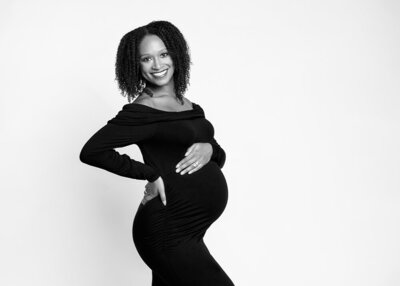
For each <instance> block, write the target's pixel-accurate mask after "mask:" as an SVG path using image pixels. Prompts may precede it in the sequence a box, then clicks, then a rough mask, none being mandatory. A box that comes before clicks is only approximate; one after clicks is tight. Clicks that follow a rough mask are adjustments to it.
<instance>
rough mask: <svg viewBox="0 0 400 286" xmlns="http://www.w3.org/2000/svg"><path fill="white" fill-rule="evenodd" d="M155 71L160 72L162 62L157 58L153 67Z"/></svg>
mask: <svg viewBox="0 0 400 286" xmlns="http://www.w3.org/2000/svg"><path fill="white" fill-rule="evenodd" d="M152 68H153V69H154V70H158V69H159V68H160V60H159V59H157V58H155V59H154V61H153V67H152Z"/></svg>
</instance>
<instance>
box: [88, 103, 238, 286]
mask: <svg viewBox="0 0 400 286" xmlns="http://www.w3.org/2000/svg"><path fill="white" fill-rule="evenodd" d="M192 106H193V108H192V109H191V110H185V111H177V112H176V111H163V110H159V109H155V108H152V107H149V106H146V105H141V104H135V103H130V104H126V105H124V106H123V108H122V110H121V111H119V112H118V114H117V115H116V116H115V117H114V118H112V119H110V120H109V121H108V122H107V124H106V125H105V126H104V127H102V128H101V129H100V130H99V131H97V132H96V133H95V134H94V135H93V136H92V137H91V138H90V139H89V140H88V142H87V143H86V144H85V145H84V147H83V148H82V151H81V153H80V160H81V161H82V162H83V163H86V164H89V165H91V166H95V167H99V168H102V169H105V170H107V171H110V172H112V173H115V174H117V175H120V176H124V177H129V178H133V179H139V180H148V181H149V182H154V181H155V180H156V179H157V178H158V177H159V176H161V177H162V179H163V181H164V186H165V193H166V199H167V205H166V206H164V204H163V203H162V201H161V199H160V196H157V197H155V198H153V199H151V200H150V201H148V202H147V203H146V204H145V205H143V204H140V206H139V207H138V210H137V212H136V215H135V218H134V222H133V229H132V234H133V240H134V243H135V246H136V249H137V251H138V253H139V255H140V256H141V257H142V259H143V260H144V262H145V263H146V264H147V265H148V266H149V267H150V268H151V270H152V274H153V282H152V285H153V286H161V285H169V286H180V285H182V286H195V285H204V286H213V285H215V286H217V285H218V286H225V285H230V286H231V285H234V284H233V282H232V281H231V279H230V278H229V277H228V276H227V275H226V273H225V272H224V271H223V269H222V268H221V266H220V265H219V264H218V263H217V262H216V260H215V259H214V258H213V257H212V255H211V254H210V252H209V250H208V249H207V247H206V245H205V244H204V241H203V237H204V235H205V233H206V231H207V229H208V228H209V227H210V225H211V224H212V223H213V222H214V221H215V220H216V219H217V218H218V217H219V216H220V215H221V214H222V212H223V211H224V209H225V207H226V204H227V200H228V187H227V183H226V180H225V177H224V175H223V173H222V171H221V168H222V167H223V166H224V164H225V152H224V150H223V149H222V148H221V146H220V145H219V144H218V143H217V141H216V140H215V138H214V128H213V126H212V124H211V123H210V122H209V121H208V120H207V119H206V118H205V114H204V110H203V109H202V108H201V106H200V105H198V104H196V103H192ZM198 142H208V143H211V145H212V147H213V153H212V157H211V160H210V161H209V162H208V163H207V164H206V165H204V166H203V167H202V168H201V169H199V170H198V171H196V172H193V173H191V174H188V173H185V174H184V175H181V174H179V173H176V171H175V170H176V168H175V166H176V164H177V163H178V162H179V161H181V160H182V159H183V158H184V157H185V156H184V155H185V152H186V150H187V149H188V148H189V147H190V146H191V145H192V144H193V143H198ZM131 144H137V146H138V147H139V149H140V151H141V152H142V155H143V162H144V163H142V162H139V161H136V160H134V159H132V158H130V157H129V156H128V155H126V154H122V155H121V154H119V153H118V152H117V151H115V150H114V148H119V147H124V146H127V145H131Z"/></svg>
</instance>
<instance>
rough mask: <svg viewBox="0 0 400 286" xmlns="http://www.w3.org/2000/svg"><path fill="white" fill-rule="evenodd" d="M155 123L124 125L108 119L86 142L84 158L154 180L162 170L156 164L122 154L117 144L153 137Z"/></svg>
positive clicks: (121, 172) (119, 172)
mask: <svg viewBox="0 0 400 286" xmlns="http://www.w3.org/2000/svg"><path fill="white" fill-rule="evenodd" d="M156 128H157V126H156V125H155V124H148V125H144V126H120V125H116V124H112V123H107V125H105V126H103V127H102V128H101V129H100V130H98V131H97V132H96V133H95V134H94V135H93V136H92V137H91V138H90V139H89V140H88V141H87V142H86V144H85V145H84V146H83V148H82V150H81V152H80V155H79V159H80V160H81V162H83V163H85V164H88V165H91V166H94V167H98V168H101V169H104V170H106V171H109V172H112V173H114V174H117V175H120V176H123V177H128V178H132V179H138V180H148V181H149V182H154V181H155V180H156V179H157V178H158V177H159V176H160V174H159V173H158V172H157V170H155V169H154V168H153V167H151V166H149V165H146V164H144V163H142V162H139V161H136V160H134V159H131V158H130V157H129V156H128V155H126V154H123V155H121V154H119V153H118V152H117V151H115V150H114V148H120V147H125V146H128V145H131V144H136V143H138V142H140V141H142V140H144V139H147V138H150V137H151V136H152V135H153V134H154V133H155V130H156Z"/></svg>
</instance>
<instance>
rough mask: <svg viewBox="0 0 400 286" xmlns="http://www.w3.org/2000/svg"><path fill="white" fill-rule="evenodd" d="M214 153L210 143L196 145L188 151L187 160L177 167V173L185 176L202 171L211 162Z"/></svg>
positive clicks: (184, 159)
mask: <svg viewBox="0 0 400 286" xmlns="http://www.w3.org/2000/svg"><path fill="white" fill-rule="evenodd" d="M212 152H213V148H212V145H211V144H210V143H194V144H193V145H192V146H190V147H189V148H188V150H187V151H186V154H185V158H183V159H182V160H181V161H180V162H179V163H178V164H177V165H176V172H177V173H179V172H181V175H184V174H185V173H188V174H191V173H193V172H196V171H198V170H200V169H201V168H202V167H203V166H204V165H206V164H207V163H208V162H209V161H210V159H211V155H212Z"/></svg>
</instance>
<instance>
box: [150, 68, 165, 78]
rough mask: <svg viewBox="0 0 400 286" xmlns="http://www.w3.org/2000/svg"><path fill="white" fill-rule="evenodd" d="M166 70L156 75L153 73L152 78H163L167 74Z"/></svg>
mask: <svg viewBox="0 0 400 286" xmlns="http://www.w3.org/2000/svg"><path fill="white" fill-rule="evenodd" d="M167 71H168V70H167V69H166V70H164V71H162V72H158V73H153V76H155V77H164V76H165V75H166V74H167Z"/></svg>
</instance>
